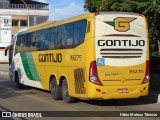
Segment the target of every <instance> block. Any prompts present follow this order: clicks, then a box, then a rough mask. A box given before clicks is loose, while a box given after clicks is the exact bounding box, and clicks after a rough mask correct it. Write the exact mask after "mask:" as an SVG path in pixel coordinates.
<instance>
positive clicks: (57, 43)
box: [53, 27, 61, 49]
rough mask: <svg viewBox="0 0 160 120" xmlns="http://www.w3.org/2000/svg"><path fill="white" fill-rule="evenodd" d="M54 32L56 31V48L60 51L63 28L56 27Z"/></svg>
mask: <svg viewBox="0 0 160 120" xmlns="http://www.w3.org/2000/svg"><path fill="white" fill-rule="evenodd" d="M53 31H54V41H55V48H56V49H59V48H60V46H61V27H55V28H54V29H53Z"/></svg>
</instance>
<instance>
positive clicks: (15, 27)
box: [12, 16, 27, 36]
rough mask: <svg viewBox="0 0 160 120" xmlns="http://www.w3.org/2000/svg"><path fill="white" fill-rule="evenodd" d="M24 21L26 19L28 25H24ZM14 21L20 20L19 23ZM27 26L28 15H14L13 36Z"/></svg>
mask: <svg viewBox="0 0 160 120" xmlns="http://www.w3.org/2000/svg"><path fill="white" fill-rule="evenodd" d="M22 21H25V22H26V25H22V24H21V22H22ZM14 22H18V24H14ZM25 27H27V16H12V36H13V35H15V34H16V33H17V32H18V31H19V30H20V29H22V28H25Z"/></svg>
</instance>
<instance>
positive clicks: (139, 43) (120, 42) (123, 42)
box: [98, 40, 145, 46]
mask: <svg viewBox="0 0 160 120" xmlns="http://www.w3.org/2000/svg"><path fill="white" fill-rule="evenodd" d="M98 46H145V41H144V40H135V41H134V40H98Z"/></svg>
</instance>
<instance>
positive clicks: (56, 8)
mask: <svg viewBox="0 0 160 120" xmlns="http://www.w3.org/2000/svg"><path fill="white" fill-rule="evenodd" d="M34 1H38V2H43V3H48V4H49V20H50V21H51V20H62V19H65V18H70V17H73V16H77V15H80V14H85V13H88V12H87V11H84V8H83V6H84V0H34Z"/></svg>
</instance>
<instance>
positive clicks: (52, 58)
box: [39, 53, 62, 63]
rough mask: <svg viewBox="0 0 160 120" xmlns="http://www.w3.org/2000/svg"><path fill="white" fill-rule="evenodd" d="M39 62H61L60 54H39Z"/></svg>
mask: <svg viewBox="0 0 160 120" xmlns="http://www.w3.org/2000/svg"><path fill="white" fill-rule="evenodd" d="M39 62H55V63H56V62H59V63H61V62H62V54H61V53H56V54H39Z"/></svg>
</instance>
